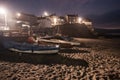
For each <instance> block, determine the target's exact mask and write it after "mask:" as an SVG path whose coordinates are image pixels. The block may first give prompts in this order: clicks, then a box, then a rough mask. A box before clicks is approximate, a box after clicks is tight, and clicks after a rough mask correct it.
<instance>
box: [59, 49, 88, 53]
mask: <svg viewBox="0 0 120 80" xmlns="http://www.w3.org/2000/svg"><path fill="white" fill-rule="evenodd" d="M60 53H69V54H72V53H80V54H82V53H90V51H88V50H78V49H71V48H66V49H61V50H60Z"/></svg>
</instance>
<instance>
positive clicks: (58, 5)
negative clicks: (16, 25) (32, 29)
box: [0, 0, 120, 28]
mask: <svg viewBox="0 0 120 80" xmlns="http://www.w3.org/2000/svg"><path fill="white" fill-rule="evenodd" d="M0 6H5V7H6V8H7V9H8V11H9V12H11V13H12V12H13V13H14V12H25V13H30V14H35V15H37V16H41V15H42V14H43V12H44V11H48V12H49V13H56V14H57V15H65V14H79V16H87V17H90V18H91V19H92V20H93V22H95V24H102V23H104V24H105V25H106V26H107V25H108V24H109V25H110V24H111V26H110V27H111V28H114V27H117V28H120V24H119V22H120V14H119V13H120V0H0ZM113 20H114V21H113ZM112 24H115V25H116V26H113V25H112ZM97 26H98V25H97ZM106 26H103V25H101V26H100V25H99V26H98V27H106Z"/></svg>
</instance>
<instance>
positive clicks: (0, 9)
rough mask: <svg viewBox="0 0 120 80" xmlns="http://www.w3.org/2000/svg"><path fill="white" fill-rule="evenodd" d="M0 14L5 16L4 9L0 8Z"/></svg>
mask: <svg viewBox="0 0 120 80" xmlns="http://www.w3.org/2000/svg"><path fill="white" fill-rule="evenodd" d="M0 14H4V15H5V14H6V9H5V8H2V7H1V8H0Z"/></svg>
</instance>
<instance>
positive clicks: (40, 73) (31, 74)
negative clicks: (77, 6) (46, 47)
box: [0, 38, 120, 80]
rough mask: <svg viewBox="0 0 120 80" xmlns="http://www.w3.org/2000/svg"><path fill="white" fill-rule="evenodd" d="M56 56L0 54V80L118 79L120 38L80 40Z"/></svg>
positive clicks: (76, 39)
mask: <svg viewBox="0 0 120 80" xmlns="http://www.w3.org/2000/svg"><path fill="white" fill-rule="evenodd" d="M75 41H78V42H81V46H79V47H73V48H72V49H62V50H61V51H60V52H59V53H58V54H55V55H34V54H22V55H21V54H19V53H14V52H9V51H4V50H2V51H0V79H1V80H119V79H120V50H119V49H120V46H119V45H120V42H119V40H118V39H116V40H115V39H114V40H111V39H81V38H75Z"/></svg>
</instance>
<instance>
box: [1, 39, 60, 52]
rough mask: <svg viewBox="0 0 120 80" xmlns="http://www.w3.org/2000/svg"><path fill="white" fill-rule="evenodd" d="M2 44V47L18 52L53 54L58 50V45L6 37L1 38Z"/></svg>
mask: <svg viewBox="0 0 120 80" xmlns="http://www.w3.org/2000/svg"><path fill="white" fill-rule="evenodd" d="M2 44H3V46H4V48H6V49H8V50H10V51H14V52H19V53H36V54H54V53H58V52H59V45H43V44H42V45H41V44H39V45H36V44H29V43H19V42H15V41H12V40H9V39H6V38H4V39H3V40H2Z"/></svg>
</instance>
